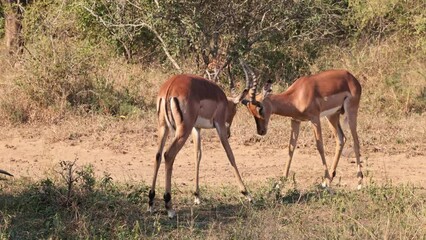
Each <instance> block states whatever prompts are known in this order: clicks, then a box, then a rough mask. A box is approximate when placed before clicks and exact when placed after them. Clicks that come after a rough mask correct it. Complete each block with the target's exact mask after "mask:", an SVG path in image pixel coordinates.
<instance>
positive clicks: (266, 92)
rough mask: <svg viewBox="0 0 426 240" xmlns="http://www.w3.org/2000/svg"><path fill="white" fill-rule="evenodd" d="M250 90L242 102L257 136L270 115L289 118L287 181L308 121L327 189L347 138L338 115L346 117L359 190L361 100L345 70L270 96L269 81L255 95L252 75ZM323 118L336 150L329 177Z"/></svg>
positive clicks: (305, 80)
mask: <svg viewBox="0 0 426 240" xmlns="http://www.w3.org/2000/svg"><path fill="white" fill-rule="evenodd" d="M252 77H253V87H252V89H251V90H250V94H249V95H250V100H243V101H242V103H243V104H245V105H246V106H247V108H248V110H249V112H250V114H251V115H253V116H254V119H255V122H256V127H257V133H258V134H259V135H265V134H266V132H267V130H268V122H269V119H270V117H271V115H272V114H277V115H281V116H286V117H290V118H291V135H290V142H289V147H288V155H289V159H288V162H287V163H286V166H285V173H284V176H285V177H286V178H287V177H288V174H289V170H290V164H291V160H292V158H293V154H294V151H295V149H296V144H297V138H298V136H299V128H300V123H301V122H302V121H310V122H311V124H312V126H313V130H314V135H315V140H316V147H317V149H318V152H319V154H320V156H321V160H322V165H323V168H324V182H323V184H322V185H323V186H324V187H326V186H328V185H329V184H330V183H331V181H332V180H333V178H334V177H335V176H336V168H337V164H338V163H339V158H340V155H341V153H342V149H343V146H344V144H345V141H346V138H345V135H344V134H343V131H342V128H341V126H340V121H339V119H340V115H342V114H346V116H345V118H346V119H345V121H347V122H348V124H349V128H350V131H351V134H352V137H353V141H354V146H353V147H354V152H355V157H356V163H357V168H358V171H357V178H358V189H359V188H361V186H362V185H361V184H362V179H363V174H362V171H361V162H360V152H359V141H358V134H357V115H358V108H359V102H360V98H361V85H360V83H359V82H358V80H357V79H356V78H355V77H354V76H353V75H352V74H351V73H349V72H348V71H345V70H329V71H325V72H321V73H318V74H316V75H312V76H307V77H301V78H299V79H297V80H296V81H295V82H294V83H293V84H292V85H291V86H290V87H289V88H288V89H287V90H286V91H285V92H283V93H281V94H270V92H271V82H268V83H267V84H266V85H265V87H264V89H263V93H261V94H258V95H257V96H256V85H257V81H256V76H255V75H254V74H252ZM323 116H324V117H326V118H327V120H328V122H329V125H330V127H331V130H332V132H333V134H334V136H335V139H336V149H335V154H334V159H333V164H332V165H331V172H332V174H331V176H330V174H329V171H328V167H327V163H326V160H325V156H324V147H323V138H322V133H321V121H320V118H321V117H323Z"/></svg>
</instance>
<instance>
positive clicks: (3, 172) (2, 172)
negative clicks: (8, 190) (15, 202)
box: [0, 169, 13, 177]
mask: <svg viewBox="0 0 426 240" xmlns="http://www.w3.org/2000/svg"><path fill="white" fill-rule="evenodd" d="M0 173H1V174H5V175H8V176H11V177H13V175H12V174H10V173H8V172H6V171H5V170H1V169H0Z"/></svg>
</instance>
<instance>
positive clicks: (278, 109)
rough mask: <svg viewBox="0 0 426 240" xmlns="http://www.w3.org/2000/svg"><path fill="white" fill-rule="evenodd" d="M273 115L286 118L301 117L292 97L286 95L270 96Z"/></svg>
mask: <svg viewBox="0 0 426 240" xmlns="http://www.w3.org/2000/svg"><path fill="white" fill-rule="evenodd" d="M268 98H269V102H270V105H271V113H272V114H278V115H281V116H286V117H294V116H296V115H299V111H298V110H297V108H296V107H295V106H294V104H293V101H292V98H291V95H288V94H286V93H281V94H271V95H269V97H268Z"/></svg>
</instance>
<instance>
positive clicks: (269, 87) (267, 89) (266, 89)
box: [262, 80, 272, 98]
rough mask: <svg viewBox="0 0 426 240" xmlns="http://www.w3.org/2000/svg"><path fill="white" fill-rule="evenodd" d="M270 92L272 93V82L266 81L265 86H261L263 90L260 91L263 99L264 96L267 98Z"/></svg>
mask: <svg viewBox="0 0 426 240" xmlns="http://www.w3.org/2000/svg"><path fill="white" fill-rule="evenodd" d="M271 92H272V81H271V80H268V81H267V82H266V83H265V86H263V89H262V95H263V98H265V97H266V96H268V95H269V94H270V93H271Z"/></svg>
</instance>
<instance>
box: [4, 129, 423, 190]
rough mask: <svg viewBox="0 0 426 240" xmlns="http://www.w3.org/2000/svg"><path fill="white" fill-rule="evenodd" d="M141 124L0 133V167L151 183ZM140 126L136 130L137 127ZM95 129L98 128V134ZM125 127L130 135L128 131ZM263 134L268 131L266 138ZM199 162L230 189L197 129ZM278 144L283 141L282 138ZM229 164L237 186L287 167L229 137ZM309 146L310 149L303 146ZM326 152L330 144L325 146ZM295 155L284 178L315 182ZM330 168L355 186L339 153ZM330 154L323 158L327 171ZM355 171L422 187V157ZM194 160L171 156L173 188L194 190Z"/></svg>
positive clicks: (309, 157)
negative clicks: (66, 169) (71, 165)
mask: <svg viewBox="0 0 426 240" xmlns="http://www.w3.org/2000/svg"><path fill="white" fill-rule="evenodd" d="M132 124H134V125H135V126H136V125H138V126H140V125H141V123H131V124H130V126H121V127H119V128H118V129H117V128H115V129H114V130H111V131H110V130H108V124H106V125H105V126H101V125H102V124H100V123H96V124H95V125H96V128H95V127H94V128H88V127H87V126H88V125H90V123H81V122H78V121H77V122H73V123H71V124H68V125H66V126H65V127H64V125H62V126H55V125H54V126H44V127H39V126H25V127H22V126H21V127H0V131H1V133H0V164H1V168H2V169H4V170H6V171H9V172H10V173H12V174H14V175H15V179H19V178H29V179H33V180H39V179H43V178H46V177H49V176H52V174H54V172H55V171H58V170H59V168H58V166H59V162H60V161H74V160H75V159H77V165H78V166H84V165H87V164H91V165H93V168H94V170H95V174H96V176H98V177H102V176H104V175H105V174H109V175H110V176H111V177H112V178H113V180H114V181H119V182H146V183H147V184H150V183H151V179H152V174H153V162H154V157H155V153H156V151H157V142H156V138H157V137H156V131H155V127H154V126H155V125H154V124H151V125H150V124H148V125H149V126H148V127H143V128H141V127H139V128H136V127H135V128H133V125H132ZM142 125H143V124H142ZM99 129H101V130H99ZM129 129H131V130H129ZM269 134H271V133H269ZM202 135H205V136H204V139H203V157H202V162H201V171H200V184H202V185H216V186H217V185H219V186H221V185H229V184H231V185H234V186H236V181H235V177H234V176H233V172H232V169H231V166H230V164H229V162H228V160H227V158H226V155H225V152H224V151H223V149H222V146H221V145H220V143H219V141H218V138H217V137H215V134H214V132H212V131H205V132H204V134H203V133H202ZM283 140H285V141H287V137H286V136H284V137H283ZM230 143H231V146H232V148H233V151H234V155H235V157H236V160H237V165H238V168H239V170H240V173H241V174H242V177H243V180H244V181H245V182H247V183H248V184H257V183H262V182H265V181H267V180H268V179H270V178H274V179H276V178H279V177H280V176H282V174H283V169H284V164H285V161H287V159H288V158H287V150H286V149H285V148H282V147H274V146H268V147H265V146H264V144H258V143H256V141H246V140H244V139H243V140H241V139H240V140H236V139H235V137H231V139H230ZM310 147H311V148H312V147H313V146H310ZM326 147H327V148H330V149H334V145H333V146H326ZM300 148H301V149H298V150H297V151H296V153H295V156H294V158H293V163H292V166H291V172H292V173H293V174H295V177H296V182H297V184H298V185H299V186H301V187H308V186H312V185H313V184H318V183H320V182H321V177H322V175H323V171H322V166H321V160H320V158H319V155H318V153H316V152H315V151H307V152H308V154H306V153H305V152H306V151H303V148H305V147H304V146H303V145H302V146H301V147H300ZM345 152H346V156H343V157H342V158H341V160H340V163H339V166H338V169H337V170H338V172H337V177H336V179H335V180H334V183H333V184H340V185H342V186H344V187H347V188H349V189H354V188H356V185H357V179H356V164H355V163H354V159H353V158H350V156H351V155H352V154H350V153H351V151H350V150H348V149H346V150H345ZM330 153H331V151H329V152H328V154H327V161H328V164H329V165H331V159H332V156H331V154H330ZM362 161H363V172H364V175H366V177H365V184H369V183H370V182H371V181H374V182H376V183H385V182H389V181H391V182H392V183H412V184H414V185H416V186H420V187H426V181H425V176H426V156H425V155H424V154H415V155H414V156H413V154H407V153H403V152H400V153H396V154H388V153H386V152H382V151H381V150H380V149H377V150H376V151H374V152H363V156H362ZM194 169H195V160H194V153H193V144H192V143H191V141H190V140H188V141H187V143H186V144H185V146H184V148H183V149H182V151H181V152H180V153H179V154H178V156H177V158H176V161H175V165H174V172H173V184H174V186H175V187H184V186H186V187H191V188H192V187H194V176H195V170H194ZM157 186H164V165H163V164H162V166H161V168H160V172H159V178H158V185H157Z"/></svg>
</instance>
